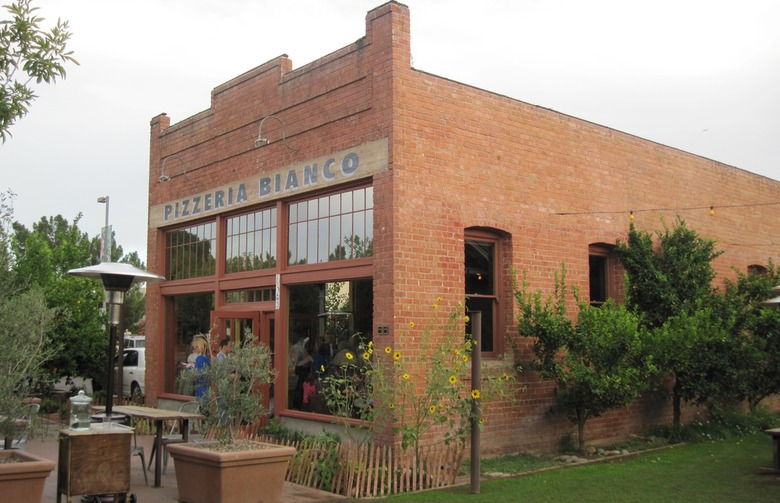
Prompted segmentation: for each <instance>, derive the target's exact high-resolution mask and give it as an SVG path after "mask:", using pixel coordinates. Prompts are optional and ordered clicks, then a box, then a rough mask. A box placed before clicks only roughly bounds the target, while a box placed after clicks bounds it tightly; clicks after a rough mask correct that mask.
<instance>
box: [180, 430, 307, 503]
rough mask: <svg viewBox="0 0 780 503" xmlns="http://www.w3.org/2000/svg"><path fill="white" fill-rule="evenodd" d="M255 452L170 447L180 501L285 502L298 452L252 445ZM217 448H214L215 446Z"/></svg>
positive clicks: (287, 448) (194, 502)
mask: <svg viewBox="0 0 780 503" xmlns="http://www.w3.org/2000/svg"><path fill="white" fill-rule="evenodd" d="M252 444H255V445H256V446H257V448H256V449H251V450H237V451H225V450H224V448H223V449H221V450H212V449H209V448H208V445H210V444H203V443H195V444H192V443H190V444H170V445H168V452H170V454H171V456H172V457H173V462H174V466H175V469H176V484H177V485H178V489H179V500H180V501H182V502H183V503H251V502H257V503H261V502H262V503H272V502H277V501H281V498H282V490H283V488H284V478H285V476H286V474H287V465H288V463H289V461H290V459H291V458H292V457H293V456H294V455H295V448H293V447H284V446H280V445H274V444H268V443H263V442H252ZM211 445H214V444H211Z"/></svg>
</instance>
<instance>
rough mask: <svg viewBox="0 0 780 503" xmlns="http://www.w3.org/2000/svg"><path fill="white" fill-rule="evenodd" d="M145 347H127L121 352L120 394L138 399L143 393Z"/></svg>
mask: <svg viewBox="0 0 780 503" xmlns="http://www.w3.org/2000/svg"><path fill="white" fill-rule="evenodd" d="M145 380H146V348H142V347H141V348H138V347H136V348H127V349H125V350H124V351H123V353H122V395H124V396H128V397H131V398H133V399H135V400H138V401H140V400H141V399H142V398H143V396H144V393H145V389H146V388H145V383H144V381H145Z"/></svg>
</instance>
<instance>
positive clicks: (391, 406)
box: [387, 403, 395, 409]
mask: <svg viewBox="0 0 780 503" xmlns="http://www.w3.org/2000/svg"><path fill="white" fill-rule="evenodd" d="M387 408H388V409H395V404H394V403H391V404H389V405H388V406H387Z"/></svg>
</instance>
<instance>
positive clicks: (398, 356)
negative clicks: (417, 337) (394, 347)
mask: <svg viewBox="0 0 780 503" xmlns="http://www.w3.org/2000/svg"><path fill="white" fill-rule="evenodd" d="M400 359H401V352H400V351H396V352H395V353H393V360H395V361H398V360H400Z"/></svg>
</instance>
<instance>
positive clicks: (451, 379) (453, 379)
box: [450, 376, 458, 384]
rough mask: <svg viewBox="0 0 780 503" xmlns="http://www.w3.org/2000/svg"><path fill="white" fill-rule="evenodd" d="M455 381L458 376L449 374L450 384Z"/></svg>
mask: <svg viewBox="0 0 780 503" xmlns="http://www.w3.org/2000/svg"><path fill="white" fill-rule="evenodd" d="M456 382H458V378H457V377H455V376H450V384H455V383H456Z"/></svg>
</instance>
